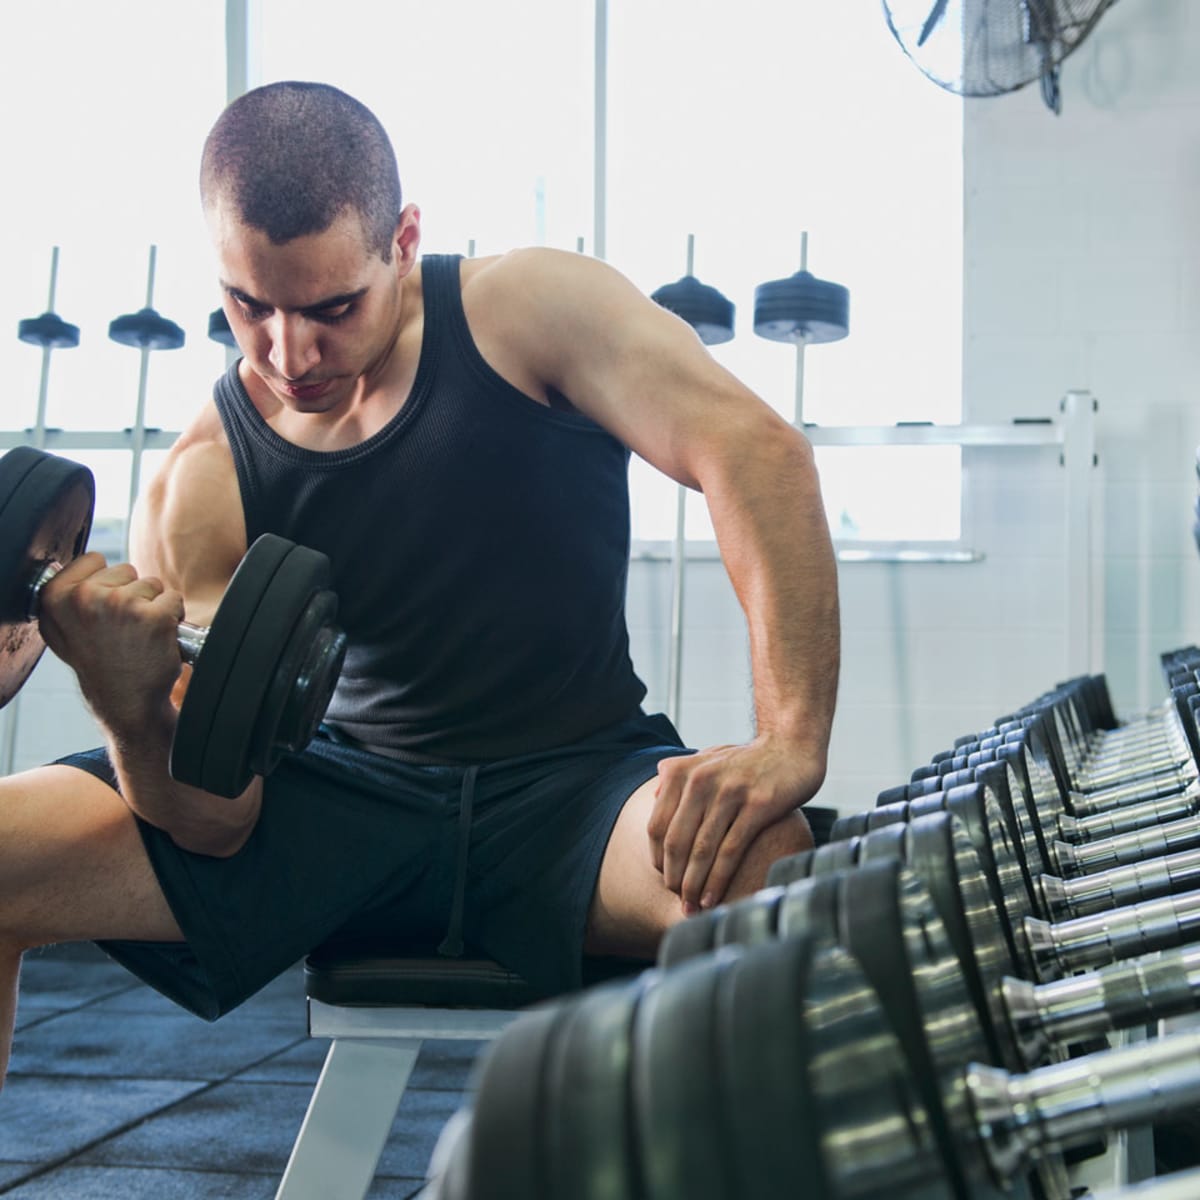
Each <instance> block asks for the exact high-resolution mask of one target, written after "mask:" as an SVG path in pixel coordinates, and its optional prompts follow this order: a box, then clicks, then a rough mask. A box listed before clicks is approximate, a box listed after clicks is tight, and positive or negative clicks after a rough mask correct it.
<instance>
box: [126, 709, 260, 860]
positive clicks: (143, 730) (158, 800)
mask: <svg viewBox="0 0 1200 1200" xmlns="http://www.w3.org/2000/svg"><path fill="white" fill-rule="evenodd" d="M176 720H177V715H176V711H175V709H174V707H173V706H172V705H171V704H169V703H167V704H164V705H163V706H162V707H161V708H160V709H159V710H158V711H156V712H155V713H153V714H151V716H150V717H149V719H148V720H146V721H143V722H139V724H138V725H137V727H136V728H135V729H130V730H117V729H114V728H111V727H106V728H105V734H106V741H107V743H108V750H109V757H110V758H111V760H112V763H113V768H114V770H115V771H116V774H117V782H118V784H119V785H120V789H121V795H122V797H123V798H124V800H125V803H126V804H127V805H129V807H130V809H131V810H132V811H133V812H134V813H136V814H137V815H138V816H139V817H141V818H142V819H143V820H144V821H147V822H148V823H149V824H151V825H154V826H156V827H157V828H159V829H161V830H163V831H164V832H165V833H167V834H168V835H170V837H171V839H172V840H173V841H174V842H175V843H176V844H177V845H178V846H180V847H181V848H183V849H184V850H190V851H192V852H193V853H196V854H206V855H211V856H214V857H218V858H223V857H227V856H229V855H231V854H234V853H236V852H237V851H238V850H239V849H240V848H241V847H242V845H243V844H244V843H245V841H246V839H247V838H248V837H249V836H250V833H251V831H252V830H253V828H254V824H255V821H256V820H257V818H258V811H259V808H260V806H261V801H262V781H261V780H260V779H258V778H255V779H254V780H253V781H252V782H251V784H250V787H249V788H247V789H246V791H245V792H244V793H243V794H242V795H241V796H239V797H237V798H236V799H233V800H230V799H226V798H224V797H222V796H214V795H212V794H211V793H209V792H205V791H202V790H201V789H199V788H194V787H189V786H188V785H187V784H183V783H179V782H178V781H176V780H175V779H173V778H172V777H171V773H170V757H171V740H172V738H173V737H174V734H175V724H176Z"/></svg>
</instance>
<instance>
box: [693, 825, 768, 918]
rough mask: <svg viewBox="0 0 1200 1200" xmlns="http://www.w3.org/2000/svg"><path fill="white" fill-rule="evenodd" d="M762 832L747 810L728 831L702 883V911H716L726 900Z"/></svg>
mask: <svg viewBox="0 0 1200 1200" xmlns="http://www.w3.org/2000/svg"><path fill="white" fill-rule="evenodd" d="M759 832H761V830H760V827H759V825H758V823H756V822H755V821H754V820H752V819H751V818H750V817H749V815H748V813H747V811H746V810H745V809H743V810H742V811H741V813H739V814H738V817H737V819H736V820H735V821H733V823H732V824H731V825H730V826H729V828H728V829H727V831H726V833H725V836H724V838H723V839H722V840H721V846H720V849H719V850H718V852H717V854H716V855H715V856H714V858H713V861H712V864H711V866H710V868H709V870H708V877H707V878H706V879H705V880H704V881H703V883H701V884H699V885H698V887H699V895H700V899H699V901H698V903H699V905H700V907H701V908H702V909H707V908H715V907H716V906H717V905H718V904H720V903H721V902H722V901H723V900H724V899H725V894H726V892H728V891H729V885H730V884H731V883H732V882H733V878H734V876H735V875H736V874H737V873H738V870H739V868H740V867H741V865H742V863H743V862H744V861H745V858H746V853H747V851H748V850H749V849H750V847H751V845H752V844H753V842H754V839H755V838H756V837H757V836H758V834H759Z"/></svg>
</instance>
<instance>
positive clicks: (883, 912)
mask: <svg viewBox="0 0 1200 1200" xmlns="http://www.w3.org/2000/svg"><path fill="white" fill-rule="evenodd" d="M923 820H929V819H928V818H925V819H923ZM801 935H803V936H817V937H821V938H827V939H831V940H835V941H837V942H839V943H840V944H841V945H843V946H844V947H846V948H847V949H848V950H850V951H851V952H852V953H853V954H854V956H855V957H856V959H857V960H858V961H859V963H860V964H861V965H862V969H863V971H864V973H865V974H866V975H867V977H868V978H869V980H870V982H871V985H872V987H873V988H874V990H875V991H876V993H877V994H878V995H879V998H880V1001H881V1003H882V1006H883V1009H884V1011H885V1012H886V1013H887V1014H888V1017H889V1020H891V1021H892V1022H893V1025H894V1027H895V1029H896V1033H897V1036H898V1038H899V1041H900V1044H901V1046H902V1047H903V1049H904V1051H905V1053H906V1055H907V1056H908V1058H909V1063H910V1069H911V1071H912V1073H913V1079H914V1081H916V1082H915V1085H914V1086H916V1087H917V1088H918V1090H921V1091H922V1099H923V1102H924V1104H925V1105H926V1107H927V1109H928V1111H929V1113H930V1114H931V1121H932V1123H933V1126H934V1132H935V1135H936V1136H937V1138H938V1140H939V1144H941V1145H942V1153H943V1155H944V1156H946V1159H947V1162H948V1163H949V1164H950V1165H951V1166H952V1167H953V1166H955V1165H956V1163H955V1157H956V1153H957V1147H958V1145H959V1135H958V1134H957V1133H956V1132H955V1130H956V1129H957V1127H958V1126H959V1125H961V1120H960V1119H959V1118H958V1117H956V1115H955V1114H954V1112H953V1111H951V1110H950V1109H951V1106H952V1105H953V1104H954V1103H956V1102H958V1101H959V1100H961V1097H958V1096H957V1095H955V1094H953V1093H951V1094H950V1095H948V1096H946V1097H944V1098H943V1100H942V1104H941V1107H940V1108H939V1101H938V1097H939V1095H940V1094H941V1093H942V1091H943V1090H944V1088H945V1086H946V1083H945V1081H946V1080H948V1079H951V1078H953V1076H954V1074H955V1072H956V1071H957V1069H958V1068H959V1067H961V1066H963V1065H964V1064H966V1063H967V1062H969V1061H977V1062H979V1063H990V1064H992V1065H1000V1066H1004V1067H1005V1068H1007V1069H1009V1070H1013V1069H1016V1070H1025V1069H1026V1063H1027V1062H1033V1061H1043V1062H1044V1061H1045V1058H1044V1057H1042V1058H1038V1059H1035V1058H1034V1056H1035V1055H1040V1054H1041V1052H1042V1051H1044V1050H1046V1049H1047V1048H1050V1047H1054V1048H1056V1049H1059V1050H1060V1051H1061V1050H1065V1047H1066V1046H1067V1045H1068V1044H1070V1043H1072V1042H1074V1041H1076V1040H1078V1039H1079V1037H1081V1036H1093V1035H1095V1034H1097V1033H1099V1032H1107V1031H1108V1030H1110V1029H1112V1028H1117V1027H1127V1026H1131V1025H1133V1024H1136V1023H1138V1022H1139V1021H1140V1022H1145V1021H1146V1020H1148V1019H1150V1017H1151V1016H1152V1015H1153V1009H1152V1006H1151V1004H1149V1003H1147V1002H1146V999H1145V998H1144V999H1143V1002H1142V1003H1141V1005H1140V1006H1138V1005H1136V1004H1130V1003H1128V997H1126V995H1125V992H1126V990H1127V989H1128V986H1129V982H1130V981H1129V979H1128V978H1122V977H1121V972H1120V971H1108V972H1101V973H1098V974H1097V976H1096V977H1095V978H1094V979H1092V978H1085V977H1078V979H1077V980H1073V981H1071V986H1070V987H1066V986H1049V987H1042V988H1041V989H1031V988H1029V987H1028V986H1027V985H1026V986H1025V987H1024V990H1023V991H1021V990H1017V991H1014V990H1012V989H1011V988H1005V987H1001V986H999V984H1000V983H1001V981H999V980H997V981H996V982H997V986H996V987H994V988H992V989H991V990H990V991H989V993H988V994H987V996H986V1000H985V1002H984V1003H983V1004H982V1005H980V1004H979V1001H978V1000H977V999H976V998H974V997H971V996H970V995H969V991H970V989H969V988H968V986H967V977H968V976H969V972H968V971H967V970H966V964H964V962H963V961H962V960H961V959H960V958H959V957H958V955H956V954H955V952H954V950H953V948H952V947H951V945H950V939H949V934H948V931H947V930H946V928H945V926H944V925H943V923H942V921H941V919H940V916H939V915H938V913H937V911H936V906H935V905H934V903H933V901H932V898H931V897H930V895H929V893H928V891H927V890H926V888H925V887H924V885H923V884H922V883H921V882H920V880H919V879H918V877H917V876H916V875H915V874H914V873H912V872H911V871H909V870H908V869H907V868H902V867H901V864H900V863H899V862H898V861H894V860H892V861H888V860H884V859H876V860H873V861H872V862H870V863H866V864H864V865H862V866H861V867H859V868H858V869H857V870H847V869H841V870H833V871H831V872H830V873H829V874H824V875H818V876H815V877H812V878H808V879H801V880H797V881H795V882H793V883H791V884H789V885H788V886H787V887H786V888H778V887H777V888H768V889H766V890H764V891H762V892H760V893H758V894H756V895H755V896H752V897H748V898H746V899H744V900H740V901H737V902H735V903H733V904H731V905H728V906H725V907H724V908H723V909H716V910H712V912H711V913H706V914H701V916H699V917H693V918H691V919H689V920H688V921H685V922H683V923H681V924H679V925H677V926H675V927H673V928H672V929H671V930H670V931H669V932H668V934H667V936H666V938H665V939H664V942H663V945H662V949H661V951H660V956H659V964H660V966H661V967H663V968H664V969H669V970H674V969H675V968H676V967H677V966H679V965H680V964H681V963H683V962H686V961H688V960H689V959H692V958H694V957H695V956H696V955H697V954H706V953H708V952H710V951H711V950H713V949H715V948H724V947H726V946H729V945H757V944H762V943H765V942H769V941H771V940H775V939H786V938H793V937H796V936H801ZM1122 970H1123V971H1124V972H1125V974H1126V975H1132V972H1130V971H1128V970H1127V969H1125V968H1122ZM1156 972H1157V974H1156ZM1142 980H1143V982H1146V981H1147V980H1156V982H1158V983H1160V984H1161V983H1164V982H1167V981H1173V980H1174V976H1173V975H1172V974H1171V973H1170V972H1169V971H1167V970H1165V969H1162V968H1161V966H1160V965H1159V964H1156V963H1147V964H1143V977H1142ZM1198 981H1200V954H1193V955H1192V962H1191V980H1190V984H1189V986H1190V994H1189V995H1188V996H1187V997H1184V998H1181V997H1179V996H1176V997H1175V1000H1176V1002H1177V1004H1178V1008H1179V1009H1180V1010H1183V1009H1191V1008H1193V1007H1194V1006H1195V1002H1196V995H1197V993H1198V991H1200V982H1198ZM1003 983H1004V984H1011V985H1013V986H1015V987H1018V988H1019V987H1020V986H1021V985H1020V984H1019V981H1015V980H1004V981H1003ZM1034 993H1039V994H1037V995H1036V996H1034ZM1109 995H1111V996H1113V997H1114V998H1116V999H1118V1000H1121V1001H1124V1006H1123V1007H1122V1006H1121V1005H1119V1004H1118V1005H1114V1006H1113V1008H1112V1010H1111V1012H1110V1014H1109V1015H1110V1017H1111V1016H1112V1015H1114V1014H1115V1015H1117V1016H1118V1017H1120V1018H1123V1019H1122V1020H1119V1021H1114V1020H1111V1019H1110V1020H1108V1021H1104V1020H1098V1019H1097V1010H1096V1005H1097V1000H1098V999H1100V1000H1102V999H1104V998H1105V997H1106V996H1109ZM1031 996H1033V998H1034V999H1036V1001H1037V1003H1036V1004H1030V1003H1028V1001H1029V999H1030V997H1031ZM1181 999H1182V1003H1179V1002H1180V1001H1181ZM1021 1001H1026V1003H1025V1005H1024V1006H1023V1007H1022V1006H1021V1005H1020V1002H1021ZM1161 1007H1162V1008H1164V1009H1166V1010H1167V1011H1171V1005H1170V1004H1162V1005H1161ZM998 1043H999V1044H1000V1046H1001V1047H1002V1049H1000V1050H999V1051H998V1050H997V1044H998ZM1090 1061H1091V1060H1089V1062H1090ZM1126 1065H1127V1064H1126ZM1123 1069H1124V1068H1123ZM939 1081H940V1082H939ZM922 1089H923V1090H922ZM939 1112H940V1113H941V1115H940V1116H939ZM947 1139H949V1143H948V1144H947ZM1075 1145H1076V1146H1078V1145H1080V1143H1078V1142H1077V1143H1075ZM957 1165H958V1167H959V1168H962V1166H963V1165H962V1164H957ZM1065 1172H1066V1164H1065V1162H1064V1161H1063V1160H1061V1159H1055V1158H1054V1157H1053V1156H1049V1155H1048V1156H1046V1157H1045V1159H1044V1161H1043V1162H1042V1164H1041V1167H1040V1169H1039V1183H1040V1187H1041V1190H1042V1192H1043V1193H1045V1194H1051V1195H1061V1196H1066V1195H1069V1194H1070V1193H1069V1189H1068V1187H1067V1184H1066V1173H1065ZM969 1194H970V1195H972V1196H975V1195H978V1192H977V1191H975V1190H972V1191H971V1192H970V1193H969Z"/></svg>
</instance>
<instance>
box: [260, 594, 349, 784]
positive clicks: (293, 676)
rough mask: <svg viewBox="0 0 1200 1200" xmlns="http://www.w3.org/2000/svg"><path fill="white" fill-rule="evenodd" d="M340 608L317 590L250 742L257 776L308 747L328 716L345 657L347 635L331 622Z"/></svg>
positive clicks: (282, 661) (277, 671)
mask: <svg viewBox="0 0 1200 1200" xmlns="http://www.w3.org/2000/svg"><path fill="white" fill-rule="evenodd" d="M337 606H338V600H337V596H336V595H335V594H334V593H333V592H317V593H316V594H315V595H314V596H313V597H312V599H311V600H309V602H308V605H307V607H306V608H305V610H304V612H303V614H302V615H301V617H300V620H299V621H298V622H297V623H296V627H295V628H294V629H293V630H292V636H291V637H290V638H289V639H288V644H287V649H286V651H285V653H284V657H283V658H281V659H280V660H279V664H278V665H277V666H276V668H275V675H274V677H273V679H272V681H271V687H270V690H269V691H268V692H267V695H266V697H265V698H264V700H263V702H262V707H261V708H260V709H259V715H258V724H257V725H256V726H255V730H254V736H253V738H252V741H251V745H252V750H253V756H252V757H251V760H250V768H251V770H252V771H253V772H254V773H255V774H256V775H269V774H270V773H271V772H272V771H273V770H274V769H275V767H276V765H277V764H278V762H279V759H280V757H281V756H282V755H283V754H284V752H286V751H292V752H295V751H297V750H302V749H303V748H304V747H305V746H307V745H308V743H309V742H310V741H311V740H312V738H313V735H314V734H315V733H316V731H317V726H318V725H319V724H320V723H321V720H322V719H323V718H324V716H325V710H326V709H327V708H328V707H329V701H330V699H331V698H332V696H333V692H334V689H335V688H336V686H337V682H338V677H339V676H340V675H341V671H342V663H343V662H344V661H345V658H346V635H345V633H343V632H342V630H340V629H338V628H336V627H335V626H334V624H333V620H334V618H335V617H336V615H337Z"/></svg>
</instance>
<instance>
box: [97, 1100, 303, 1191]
mask: <svg viewBox="0 0 1200 1200" xmlns="http://www.w3.org/2000/svg"><path fill="white" fill-rule="evenodd" d="M310 1090H311V1089H310V1088H307V1087H288V1086H281V1085H278V1084H242V1083H224V1084H218V1085H217V1086H216V1087H212V1088H208V1089H206V1090H205V1091H203V1092H200V1093H198V1094H196V1095H195V1096H193V1097H191V1098H190V1099H188V1100H186V1101H185V1102H184V1103H182V1104H179V1105H176V1106H175V1107H174V1108H172V1109H171V1110H170V1112H166V1113H163V1114H162V1115H161V1116H158V1117H156V1118H155V1119H154V1120H152V1121H147V1122H145V1123H144V1124H142V1125H139V1126H138V1127H137V1128H135V1129H130V1130H128V1131H127V1132H125V1133H123V1134H121V1135H120V1136H118V1137H114V1138H111V1139H109V1140H108V1141H106V1142H103V1143H102V1144H101V1145H99V1146H96V1147H94V1148H93V1149H91V1150H89V1151H88V1152H87V1153H86V1154H85V1155H83V1156H82V1157H81V1159H80V1162H81V1163H86V1164H88V1165H94V1166H98V1165H113V1166H142V1167H163V1168H172V1167H175V1168H179V1169H185V1170H196V1171H242V1172H248V1173H251V1174H263V1175H271V1176H275V1177H278V1176H279V1175H281V1174H282V1173H283V1168H284V1166H285V1165H286V1163H287V1158H288V1154H289V1153H290V1151H291V1148H292V1142H293V1141H294V1140H295V1137H296V1132H297V1131H298V1130H299V1128H300V1122H301V1121H302V1120H303V1118H304V1112H305V1109H306V1108H307V1106H308V1097H309V1093H310Z"/></svg>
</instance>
